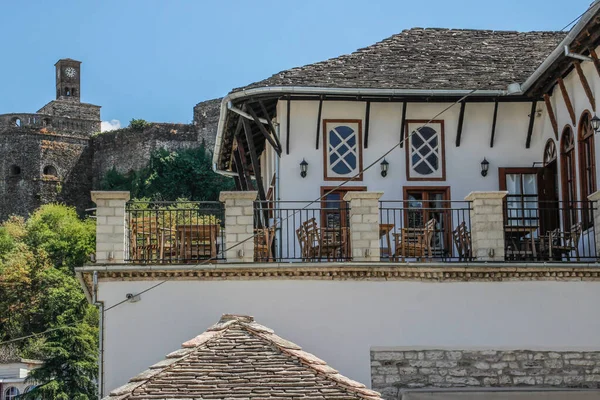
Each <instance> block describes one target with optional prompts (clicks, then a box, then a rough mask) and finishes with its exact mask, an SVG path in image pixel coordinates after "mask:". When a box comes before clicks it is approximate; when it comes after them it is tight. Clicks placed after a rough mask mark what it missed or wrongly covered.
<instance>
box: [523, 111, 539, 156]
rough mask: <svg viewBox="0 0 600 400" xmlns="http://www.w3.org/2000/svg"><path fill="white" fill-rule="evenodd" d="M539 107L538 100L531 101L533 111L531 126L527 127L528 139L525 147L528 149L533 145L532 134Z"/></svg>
mask: <svg viewBox="0 0 600 400" xmlns="http://www.w3.org/2000/svg"><path fill="white" fill-rule="evenodd" d="M536 108H537V101H532V102H531V113H530V114H529V128H527V140H526V141H525V148H526V149H528V148H529V147H530V146H531V135H532V134H533V125H534V124H535V114H536V113H537V111H536Z"/></svg>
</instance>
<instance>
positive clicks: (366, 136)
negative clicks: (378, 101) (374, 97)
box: [363, 101, 371, 149]
mask: <svg viewBox="0 0 600 400" xmlns="http://www.w3.org/2000/svg"><path fill="white" fill-rule="evenodd" d="M370 117H371V102H370V101H367V105H366V110H365V144H364V146H363V147H364V148H365V149H367V148H369V120H370Z"/></svg>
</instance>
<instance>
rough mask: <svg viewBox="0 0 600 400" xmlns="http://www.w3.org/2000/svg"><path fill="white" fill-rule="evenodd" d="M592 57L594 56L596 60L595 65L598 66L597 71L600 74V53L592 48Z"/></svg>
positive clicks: (594, 60)
mask: <svg viewBox="0 0 600 400" xmlns="http://www.w3.org/2000/svg"><path fill="white" fill-rule="evenodd" d="M589 51H590V57H592V61H593V62H594V66H595V67H596V72H598V76H600V60H599V59H598V54H596V50H594V49H592V48H590V49H589Z"/></svg>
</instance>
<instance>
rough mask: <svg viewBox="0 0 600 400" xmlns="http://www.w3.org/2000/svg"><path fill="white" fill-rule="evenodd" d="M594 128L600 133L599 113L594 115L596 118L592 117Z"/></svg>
mask: <svg viewBox="0 0 600 400" xmlns="http://www.w3.org/2000/svg"><path fill="white" fill-rule="evenodd" d="M592 129H593V130H594V132H596V133H600V118H598V116H597V115H594V118H592Z"/></svg>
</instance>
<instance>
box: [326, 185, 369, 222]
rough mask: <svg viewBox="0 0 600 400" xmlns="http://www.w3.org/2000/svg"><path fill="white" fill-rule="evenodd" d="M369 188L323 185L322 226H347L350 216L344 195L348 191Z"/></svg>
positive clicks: (361, 190)
mask: <svg viewBox="0 0 600 400" xmlns="http://www.w3.org/2000/svg"><path fill="white" fill-rule="evenodd" d="M366 190H367V188H366V187H364V186H358V187H342V188H335V187H327V186H325V187H321V209H322V210H323V211H322V212H321V226H322V227H324V228H330V229H337V228H347V227H348V225H349V219H350V216H349V215H348V207H347V205H346V202H344V196H345V195H346V193H348V192H364V191H366Z"/></svg>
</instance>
